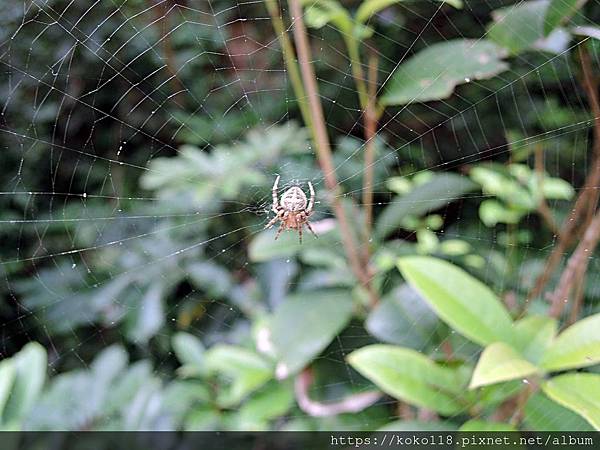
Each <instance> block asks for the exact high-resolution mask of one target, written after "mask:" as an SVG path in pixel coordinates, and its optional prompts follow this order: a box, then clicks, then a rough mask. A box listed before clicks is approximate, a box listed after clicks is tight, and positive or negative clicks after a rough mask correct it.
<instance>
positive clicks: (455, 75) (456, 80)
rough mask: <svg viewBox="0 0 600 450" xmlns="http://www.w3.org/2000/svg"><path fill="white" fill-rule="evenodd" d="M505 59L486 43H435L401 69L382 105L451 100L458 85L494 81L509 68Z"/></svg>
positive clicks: (493, 46) (479, 41)
mask: <svg viewBox="0 0 600 450" xmlns="http://www.w3.org/2000/svg"><path fill="white" fill-rule="evenodd" d="M504 56H505V52H504V50H503V49H502V48H501V47H499V46H497V45H496V44H494V43H493V42H491V41H487V40H481V39H480V40H470V39H455V40H451V41H446V42H440V43H438V44H433V45H431V46H429V47H427V48H426V49H424V50H421V51H420V52H419V53H417V54H416V55H414V56H412V57H411V58H410V59H408V60H407V61H406V62H404V63H402V64H401V65H400V66H399V67H398V69H397V70H396V71H395V72H394V74H393V75H392V78H391V80H390V81H389V84H388V85H387V87H386V91H385V94H384V95H383V97H382V98H381V103H382V104H384V105H405V104H409V103H415V102H426V101H430V100H441V99H444V98H448V97H450V95H452V92H453V91H454V88H455V87H456V86H457V85H459V84H463V83H468V82H469V81H470V80H484V79H488V78H492V77H493V76H495V75H497V74H499V73H500V72H503V71H505V70H506V69H508V65H507V64H506V63H505V62H503V61H502V58H503V57H504Z"/></svg>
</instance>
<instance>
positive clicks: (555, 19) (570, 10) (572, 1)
mask: <svg viewBox="0 0 600 450" xmlns="http://www.w3.org/2000/svg"><path fill="white" fill-rule="evenodd" d="M586 3H587V0H551V1H550V4H549V5H548V9H547V10H546V16H545V17H544V34H545V35H548V34H550V33H551V32H552V30H554V29H555V28H556V27H557V26H559V25H560V24H563V23H565V22H566V21H568V20H569V19H570V18H571V17H573V15H575V13H576V12H577V11H578V10H579V9H581V7H583V5H585V4H586Z"/></svg>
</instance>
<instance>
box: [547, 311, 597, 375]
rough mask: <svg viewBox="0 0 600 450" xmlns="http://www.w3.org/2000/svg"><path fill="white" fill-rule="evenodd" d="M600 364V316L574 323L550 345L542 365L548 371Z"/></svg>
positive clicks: (595, 315)
mask: <svg viewBox="0 0 600 450" xmlns="http://www.w3.org/2000/svg"><path fill="white" fill-rule="evenodd" d="M599 362H600V314H594V315H593V316H589V317H586V318H584V319H581V320H580V321H578V322H576V323H574V324H573V325H571V326H570V327H569V328H567V329H566V330H565V331H563V332H562V333H560V334H559V335H558V337H557V338H556V339H555V340H554V342H552V343H551V344H550V347H549V348H548V350H546V353H545V354H544V356H543V358H542V360H541V362H540V364H541V366H542V367H543V368H544V369H546V370H565V369H573V368H577V367H586V366H591V365H593V364H598V363H599Z"/></svg>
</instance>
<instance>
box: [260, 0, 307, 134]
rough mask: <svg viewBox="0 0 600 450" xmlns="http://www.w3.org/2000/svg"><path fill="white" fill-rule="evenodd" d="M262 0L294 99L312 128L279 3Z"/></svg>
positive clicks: (272, 0)
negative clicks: (276, 40) (280, 52)
mask: <svg viewBox="0 0 600 450" xmlns="http://www.w3.org/2000/svg"><path fill="white" fill-rule="evenodd" d="M264 2H265V6H266V7H267V11H269V15H270V16H271V23H272V24H273V28H274V30H275V33H276V34H277V39H278V40H279V45H280V46H281V51H282V52H283V59H284V61H285V66H286V68H287V73H288V76H289V77H290V82H291V83H292V89H293V90H294V95H295V96H296V101H297V102H298V107H299V108H300V114H301V115H302V120H304V124H305V125H306V127H308V128H309V129H312V125H311V122H312V121H311V117H310V112H309V110H308V105H307V103H306V93H305V92H304V86H303V85H302V78H301V77H300V69H299V68H298V63H297V62H296V53H295V52H294V47H293V45H292V42H291V41H290V37H289V36H288V34H287V32H286V28H285V26H284V24H283V19H282V18H281V12H280V10H279V4H278V2H277V1H276V0H264Z"/></svg>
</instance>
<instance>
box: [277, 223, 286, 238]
mask: <svg viewBox="0 0 600 450" xmlns="http://www.w3.org/2000/svg"><path fill="white" fill-rule="evenodd" d="M284 227H285V224H284V223H283V222H281V225H279V229H278V230H277V234H276V235H275V240H277V238H278V237H279V235H280V234H281V232H282V231H283V228H284Z"/></svg>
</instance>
